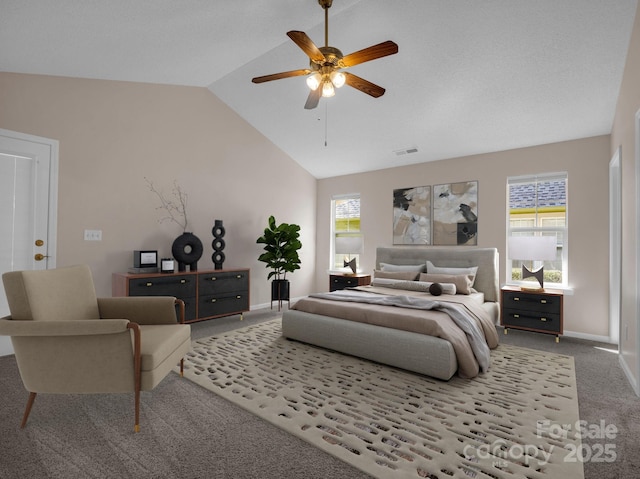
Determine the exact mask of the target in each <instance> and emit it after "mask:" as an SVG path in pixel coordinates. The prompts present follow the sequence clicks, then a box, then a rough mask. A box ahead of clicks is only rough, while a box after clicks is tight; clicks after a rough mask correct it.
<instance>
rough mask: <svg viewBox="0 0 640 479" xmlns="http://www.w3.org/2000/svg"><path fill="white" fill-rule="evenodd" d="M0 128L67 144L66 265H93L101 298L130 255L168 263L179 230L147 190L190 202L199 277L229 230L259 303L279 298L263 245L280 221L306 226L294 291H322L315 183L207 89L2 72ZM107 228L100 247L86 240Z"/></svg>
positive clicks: (229, 249) (61, 214)
mask: <svg viewBox="0 0 640 479" xmlns="http://www.w3.org/2000/svg"><path fill="white" fill-rule="evenodd" d="M0 128H4V129H7V130H13V131H18V132H22V133H29V134H32V135H37V136H43V137H47V138H52V139H56V140H59V142H60V151H59V157H60V166H59V176H60V180H59V209H58V239H57V241H58V251H57V258H56V259H57V265H58V266H65V265H70V264H77V263H87V264H89V265H90V266H91V269H92V271H93V275H94V280H95V283H96V289H97V292H98V294H99V295H101V296H102V295H107V296H110V295H111V273H112V272H114V271H126V270H127V268H128V267H130V266H132V255H133V253H132V252H133V250H136V249H157V250H158V251H159V254H160V255H161V257H165V256H171V243H172V242H173V240H174V239H175V238H176V237H177V236H178V235H179V234H180V233H182V230H181V229H180V227H179V226H177V225H175V224H172V223H162V224H159V222H158V220H159V219H160V218H161V217H162V216H163V215H162V212H161V211H158V210H157V209H156V208H157V206H159V202H158V200H157V197H155V196H154V195H153V194H152V193H151V192H150V191H149V190H148V188H147V186H146V184H145V180H144V178H145V177H148V178H150V179H151V180H153V182H154V183H155V185H156V187H158V188H164V189H166V191H167V192H170V189H171V186H172V184H173V181H174V180H175V181H177V183H178V184H179V185H180V186H181V187H182V188H183V189H184V190H185V192H186V193H187V194H188V195H189V204H188V215H189V217H190V226H189V228H188V229H189V230H191V231H193V232H194V233H195V234H196V235H197V236H199V237H200V239H201V240H202V242H203V244H204V254H203V257H202V258H201V260H200V262H199V264H198V267H199V269H206V268H213V263H212V261H211V254H212V248H211V241H212V239H213V237H212V235H211V227H212V225H213V221H214V219H221V220H223V221H224V225H225V227H226V236H225V241H226V249H225V254H226V262H225V264H224V266H225V267H230V268H233V267H249V268H251V304H252V305H259V304H265V303H268V302H269V300H270V290H269V283H268V282H267V270H266V268H265V267H264V264H263V263H259V262H258V261H257V257H258V255H259V254H260V252H261V246H260V245H258V244H256V243H255V240H256V238H258V236H260V235H261V234H262V231H263V229H264V228H265V227H266V225H267V218H268V216H269V215H271V214H273V215H275V216H276V219H277V220H278V221H279V222H282V221H285V222H289V223H298V224H300V225H301V227H302V230H301V235H302V236H301V240H302V243H303V250H302V252H301V257H302V265H303V267H302V269H301V270H299V271H297V272H296V273H294V275H293V276H292V277H291V279H292V283H293V284H292V295H294V296H302V295H304V294H307V293H309V292H310V291H311V290H312V289H313V281H314V274H313V273H314V266H315V263H314V257H315V236H316V235H315V209H316V207H315V188H316V180H315V179H314V178H313V177H312V176H311V175H309V174H308V173H307V172H306V171H305V170H303V169H302V168H301V167H300V166H299V165H298V164H297V163H295V162H294V161H293V160H291V158H289V157H288V156H287V155H285V154H284V153H283V152H282V151H281V150H279V149H278V148H276V147H275V146H274V145H273V144H272V143H270V142H269V141H268V140H267V139H266V138H265V137H264V136H262V135H261V134H260V133H259V132H257V131H256V130H255V129H254V128H253V127H251V126H250V125H248V124H247V123H246V122H245V121H244V120H243V119H242V118H240V117H239V116H238V115H237V114H236V113H234V112H233V111H232V110H230V109H229V108H228V107H227V106H226V105H225V104H224V103H222V102H221V101H220V100H219V99H217V98H216V97H215V96H214V95H213V94H212V93H211V92H210V91H209V90H207V89H206V88H192V87H179V86H166V85H153V84H142V83H127V82H114V81H101V80H85V79H75V78H61V77H48V76H37V75H19V74H9V73H0ZM85 229H101V230H102V232H103V240H102V241H101V242H93V241H84V239H83V232H84V230H85Z"/></svg>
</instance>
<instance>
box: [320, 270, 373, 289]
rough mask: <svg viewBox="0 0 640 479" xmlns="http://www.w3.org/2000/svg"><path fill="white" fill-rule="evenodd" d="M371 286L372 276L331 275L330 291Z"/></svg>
mask: <svg viewBox="0 0 640 479" xmlns="http://www.w3.org/2000/svg"><path fill="white" fill-rule="evenodd" d="M369 284H371V275H370V274H344V273H336V274H331V275H329V291H338V290H340V289H345V288H353V287H355V286H367V285H369Z"/></svg>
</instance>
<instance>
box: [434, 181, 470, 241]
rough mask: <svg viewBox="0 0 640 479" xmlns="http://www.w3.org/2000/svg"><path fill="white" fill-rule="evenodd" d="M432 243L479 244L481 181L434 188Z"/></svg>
mask: <svg viewBox="0 0 640 479" xmlns="http://www.w3.org/2000/svg"><path fill="white" fill-rule="evenodd" d="M433 244H434V245H468V246H476V245H477V244H478V182H477V181H465V182H461V183H448V184H445V185H435V186H434V187H433Z"/></svg>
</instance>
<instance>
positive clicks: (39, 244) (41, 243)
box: [36, 239, 44, 246]
mask: <svg viewBox="0 0 640 479" xmlns="http://www.w3.org/2000/svg"><path fill="white" fill-rule="evenodd" d="M42 245H44V241H42V240H41V239H38V240H36V246H42Z"/></svg>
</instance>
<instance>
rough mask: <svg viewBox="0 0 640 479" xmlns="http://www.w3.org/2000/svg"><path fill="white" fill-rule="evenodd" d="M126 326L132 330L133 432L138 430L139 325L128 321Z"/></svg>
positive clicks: (139, 385)
mask: <svg viewBox="0 0 640 479" xmlns="http://www.w3.org/2000/svg"><path fill="white" fill-rule="evenodd" d="M127 328H128V329H131V330H133V370H134V391H135V416H136V417H135V421H136V423H135V424H134V425H133V431H134V432H140V390H141V389H142V388H141V384H140V381H141V374H142V373H141V371H140V368H141V365H142V362H141V361H142V358H141V353H140V344H141V343H140V326H138V324H136V323H128V324H127Z"/></svg>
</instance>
